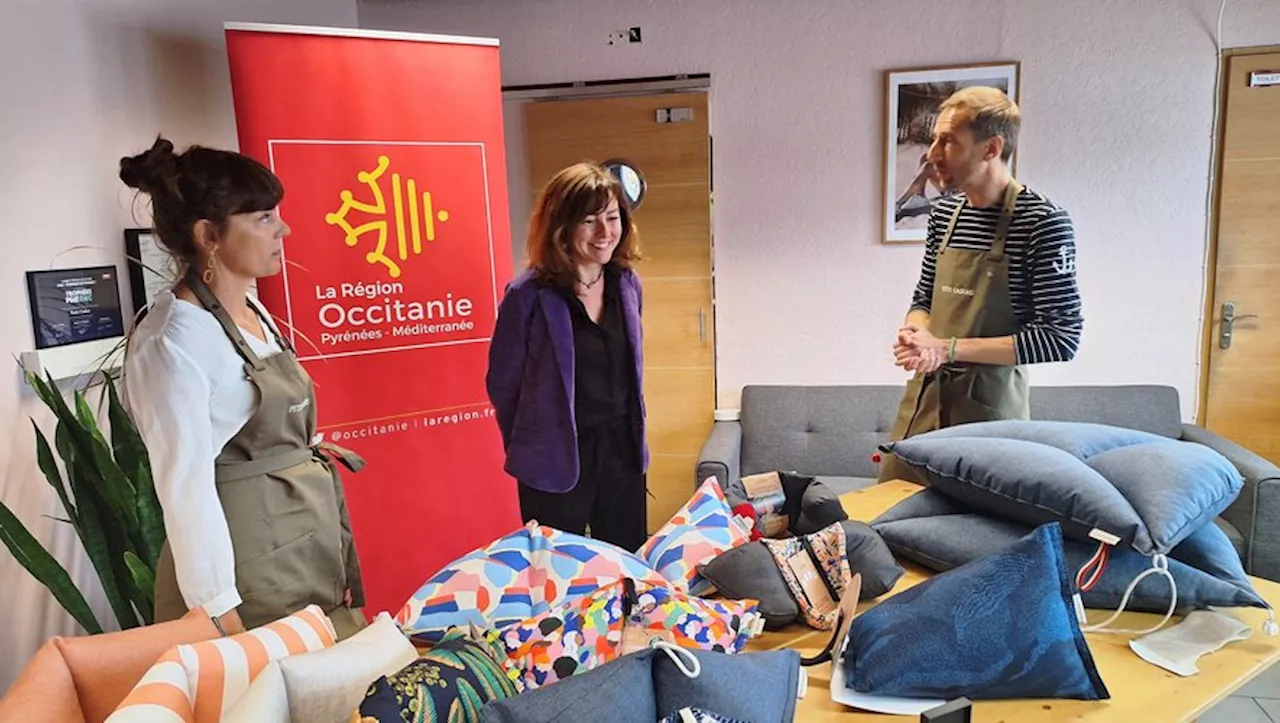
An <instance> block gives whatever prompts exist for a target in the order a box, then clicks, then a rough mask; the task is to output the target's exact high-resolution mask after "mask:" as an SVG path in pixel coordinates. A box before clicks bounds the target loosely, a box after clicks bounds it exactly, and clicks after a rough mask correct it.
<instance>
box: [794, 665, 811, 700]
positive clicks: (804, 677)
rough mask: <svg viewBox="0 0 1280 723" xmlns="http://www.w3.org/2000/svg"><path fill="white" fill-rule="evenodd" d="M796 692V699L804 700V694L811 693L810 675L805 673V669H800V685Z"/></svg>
mask: <svg viewBox="0 0 1280 723" xmlns="http://www.w3.org/2000/svg"><path fill="white" fill-rule="evenodd" d="M798 687H799V690H797V691H796V698H798V699H800V700H804V694H805V693H808V692H809V675H808V674H807V673H805V672H804V668H801V669H800V685H799V686H798Z"/></svg>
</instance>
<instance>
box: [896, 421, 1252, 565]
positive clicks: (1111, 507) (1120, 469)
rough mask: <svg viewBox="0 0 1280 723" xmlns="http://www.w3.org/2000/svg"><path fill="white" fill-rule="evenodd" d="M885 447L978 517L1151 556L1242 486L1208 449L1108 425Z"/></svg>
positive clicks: (982, 433)
mask: <svg viewBox="0 0 1280 723" xmlns="http://www.w3.org/2000/svg"><path fill="white" fill-rule="evenodd" d="M885 449H886V450H888V451H890V452H892V453H893V454H894V455H895V456H897V458H898V459H900V460H901V461H902V462H904V463H906V464H908V465H910V466H912V467H914V468H916V469H918V470H921V471H922V472H924V473H925V475H926V476H927V478H928V481H929V483H930V484H931V485H932V486H933V487H936V488H937V489H939V490H941V491H942V492H944V493H946V494H947V495H948V496H950V497H953V498H955V499H958V500H961V501H963V502H965V503H966V504H968V505H969V506H970V507H972V508H973V509H974V510H975V511H978V512H985V513H987V514H991V515H995V516H998V517H1003V518H1005V519H1009V520H1013V521H1016V522H1021V523H1023V524H1025V525H1031V526H1035V525H1041V524H1044V523H1046V522H1058V523H1060V524H1061V525H1062V531H1063V534H1064V535H1065V536H1066V537H1068V538H1071V539H1076V540H1080V541H1082V542H1088V541H1089V540H1091V539H1093V540H1097V541H1104V540H1105V541H1109V543H1110V544H1116V545H1117V546H1129V547H1132V548H1133V549H1135V550H1137V551H1138V552H1140V553H1142V554H1143V555H1146V556H1148V557H1151V556H1155V555H1167V554H1168V553H1169V552H1171V551H1172V550H1173V548H1174V547H1176V546H1177V545H1178V543H1180V542H1182V540H1184V539H1185V538H1186V537H1187V536H1188V535H1190V534H1191V533H1193V532H1195V531H1196V530H1198V529H1200V527H1202V526H1203V525H1206V524H1209V523H1211V522H1212V521H1213V519H1214V518H1215V517H1217V516H1218V515H1219V514H1221V512H1222V511H1223V510H1225V509H1226V508H1227V506H1228V505H1230V504H1231V503H1232V502H1233V501H1234V500H1235V499H1236V496H1237V495H1239V493H1240V489H1241V488H1242V487H1243V485H1244V479H1243V478H1242V477H1241V476H1240V472H1239V471H1238V470H1237V469H1236V468H1235V467H1234V466H1233V465H1232V464H1231V462H1229V461H1228V460H1227V459H1226V458H1225V457H1223V456H1222V455H1221V454H1219V453H1218V452H1216V451H1214V450H1212V449H1210V448H1208V447H1206V446H1204V445H1200V444H1195V443H1191V442H1181V441H1177V440H1172V439H1168V438H1165V437H1160V436H1157V435H1154V434H1148V433H1146V432H1139V431H1137V430H1133V429H1125V428H1122V427H1110V426H1106V425H1102V424H1084V423H1077V422H1041V421H1000V422H979V423H976V424H964V425H959V426H956V427H949V428H947V429H941V430H937V431H934V432H928V433H926V434H921V435H919V436H916V437H911V438H910V439H905V440H902V441H899V442H894V443H892V444H889V445H887V446H886V447H885ZM1095 544H1096V543H1095Z"/></svg>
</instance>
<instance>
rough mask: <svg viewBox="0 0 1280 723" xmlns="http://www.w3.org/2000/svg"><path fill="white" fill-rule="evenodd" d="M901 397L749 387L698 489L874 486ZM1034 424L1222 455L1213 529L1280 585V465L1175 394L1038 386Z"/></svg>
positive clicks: (712, 446) (1160, 389) (1252, 570)
mask: <svg viewBox="0 0 1280 723" xmlns="http://www.w3.org/2000/svg"><path fill="white" fill-rule="evenodd" d="M901 398H902V387H900V386H889V385H884V386H880V385H866V386H748V387H746V388H744V389H743V390H742V408H741V411H740V414H739V419H738V421H732V422H729V421H723V422H716V423H715V426H714V427H713V428H712V431H711V435H710V436H709V437H708V439H707V441H706V444H705V445H704V446H703V448H702V453H701V454H700V455H699V456H698V465H697V468H696V470H695V473H694V480H693V482H694V485H695V486H696V485H697V484H699V483H700V482H701V481H702V480H705V479H706V478H707V477H710V476H712V475H715V476H716V478H717V479H720V480H726V481H727V480H735V479H737V478H739V477H741V476H743V475H749V474H757V473H760V472H768V471H772V470H788V471H795V472H799V473H802V474H808V475H814V476H816V477H818V478H819V479H821V480H822V481H823V482H825V483H826V484H827V485H829V486H831V487H832V488H833V489H835V490H836V492H837V493H840V494H843V493H845V492H849V491H851V490H855V489H859V488H861V487H866V486H868V485H871V484H874V483H875V477H876V471H877V470H876V463H875V461H874V460H873V459H872V455H874V454H875V453H876V452H877V450H878V448H879V445H881V444H883V443H884V442H886V441H888V439H889V430H890V428H891V427H892V426H893V420H894V416H895V414H896V412H897V409H898V402H899V400H900V399H901ZM1031 417H1032V419H1045V420H1057V421H1067V422H1096V423H1099V424H1109V425H1112V426H1117V427H1128V428H1131V429H1139V430H1143V431H1146V432H1151V433H1153V434H1159V435H1163V436H1165V437H1170V438H1172V439H1181V440H1186V441H1190V442H1197V443H1200V444H1204V445H1207V446H1209V447H1212V448H1213V449H1215V450H1217V451H1218V452H1220V453H1221V454H1222V455H1223V456H1225V457H1226V458H1227V459H1229V460H1231V462H1232V463H1233V464H1235V466H1236V467H1237V468H1238V469H1239V470H1240V473H1241V474H1242V475H1243V476H1244V478H1245V487H1244V490H1243V491H1242V492H1241V493H1240V497H1239V499H1238V500H1236V502H1235V503H1234V504H1233V505H1232V506H1231V507H1230V508H1228V509H1227V511H1226V512H1224V513H1223V514H1222V517H1221V518H1219V519H1218V520H1217V522H1218V524H1219V526H1221V527H1222V528H1223V529H1224V530H1225V531H1226V532H1227V534H1228V536H1230V537H1231V539H1232V542H1233V543H1235V545H1236V549H1237V551H1238V552H1239V553H1240V558H1241V560H1243V562H1244V565H1245V570H1246V571H1247V572H1248V573H1249V574H1251V575H1256V576H1259V577H1264V578H1268V579H1271V580H1280V467H1277V466H1276V465H1274V464H1272V463H1270V462H1268V461H1267V460H1265V459H1263V458H1262V457H1260V456H1258V455H1256V454H1254V453H1253V452H1250V451H1249V450H1247V449H1245V448H1244V447H1241V446H1240V445H1238V444H1235V443H1234V442H1231V441H1230V440H1227V439H1224V438H1223V437H1220V436H1218V435H1216V434H1214V433H1213V432H1210V431H1208V430H1206V429H1204V428H1202V427H1197V426H1195V425H1193V424H1185V423H1183V422H1182V413H1181V408H1180V407H1179V403H1178V391H1177V390H1176V389H1174V388H1172V387H1166V386H1113V387H1106V386H1099V387H1087V386H1075V387H1033V388H1032V390H1031Z"/></svg>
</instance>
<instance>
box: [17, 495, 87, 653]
mask: <svg viewBox="0 0 1280 723" xmlns="http://www.w3.org/2000/svg"><path fill="white" fill-rule="evenodd" d="M0 541H3V542H4V545H5V547H7V548H9V552H10V553H12V554H13V556H14V557H15V558H17V560H18V564H20V565H22V566H23V567H24V568H26V569H27V572H30V573H31V575H32V576H33V577H35V579H36V580H39V581H40V584H42V585H44V586H45V588H47V589H48V590H49V592H50V593H52V594H53V597H54V598H55V599H56V600H57V601H58V603H59V604H61V605H62V608H63V609H64V610H66V611H67V612H68V613H70V614H71V617H73V618H75V620H76V622H77V623H80V627H82V628H84V629H85V631H86V632H88V633H90V634H96V633H100V632H102V626H101V625H99V624H98V620H97V618H95V617H94V615H93V610H90V609H89V603H87V602H85V599H84V595H82V594H80V590H79V589H78V588H76V586H75V583H73V582H71V576H70V575H68V574H67V570H66V568H64V567H63V566H62V565H61V564H60V563H59V562H58V561H57V560H55V559H54V558H53V556H52V555H50V554H49V551H48V550H46V549H44V546H43V545H41V544H40V543H39V542H38V541H37V540H36V538H34V537H32V536H31V533H30V532H28V531H27V528H26V527H24V526H23V524H22V523H21V522H20V521H19V520H18V518H17V517H15V516H14V514H13V512H12V511H11V510H10V509H9V508H8V507H7V506H6V505H5V504H4V503H3V502H0Z"/></svg>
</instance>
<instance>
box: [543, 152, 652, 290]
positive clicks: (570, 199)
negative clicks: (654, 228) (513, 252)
mask: <svg viewBox="0 0 1280 723" xmlns="http://www.w3.org/2000/svg"><path fill="white" fill-rule="evenodd" d="M615 199H616V200H617V201H618V213H619V214H620V215H621V221H622V238H621V240H619V241H618V247H617V248H616V249H614V250H613V258H612V261H611V263H613V264H614V265H616V266H619V267H621V268H624V269H629V268H631V264H633V263H634V262H636V261H639V260H640V248H639V243H638V239H637V238H636V236H637V234H636V226H635V222H634V221H633V220H632V218H631V208H630V206H629V205H628V204H627V200H626V196H625V195H624V194H623V193H622V185H621V184H619V183H618V179H616V178H614V176H613V174H611V173H609V172H608V171H607V170H605V169H604V168H603V167H601V166H599V165H596V164H594V163H576V164H574V165H572V166H569V167H568V168H565V169H564V170H562V171H560V172H559V173H557V174H556V175H555V176H553V177H552V178H551V180H550V181H548V182H547V185H546V188H543V189H542V195H541V196H539V197H538V202H537V204H535V206H534V209H533V218H532V219H531V220H530V221H529V237H528V239H527V241H526V242H525V250H526V252H527V253H528V255H529V268H530V269H532V270H533V271H534V273H536V274H537V275H538V278H539V279H540V280H542V281H543V282H544V283H547V284H550V285H552V286H556V287H559V288H563V289H572V288H573V287H574V284H576V283H577V279H578V274H577V270H576V268H575V262H574V253H573V231H574V229H576V228H577V227H578V224H580V223H582V221H583V220H584V219H585V218H586V217H587V216H590V215H591V214H594V213H599V212H600V211H602V210H604V208H605V207H606V206H608V205H609V202H610V201H613V200H615Z"/></svg>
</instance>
